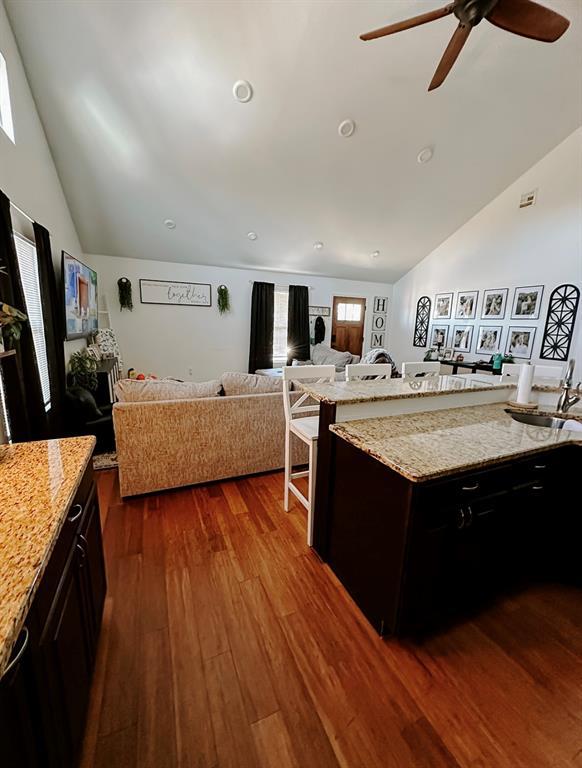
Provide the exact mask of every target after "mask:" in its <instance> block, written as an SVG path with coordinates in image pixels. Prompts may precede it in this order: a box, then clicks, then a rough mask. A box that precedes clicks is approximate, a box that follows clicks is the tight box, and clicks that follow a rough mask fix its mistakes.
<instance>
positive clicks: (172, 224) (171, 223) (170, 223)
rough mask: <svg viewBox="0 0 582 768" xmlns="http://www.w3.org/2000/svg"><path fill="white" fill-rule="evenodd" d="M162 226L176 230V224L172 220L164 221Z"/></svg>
mask: <svg viewBox="0 0 582 768" xmlns="http://www.w3.org/2000/svg"><path fill="white" fill-rule="evenodd" d="M164 226H165V227H167V228H168V229H176V222H175V221H174V219H165V221H164Z"/></svg>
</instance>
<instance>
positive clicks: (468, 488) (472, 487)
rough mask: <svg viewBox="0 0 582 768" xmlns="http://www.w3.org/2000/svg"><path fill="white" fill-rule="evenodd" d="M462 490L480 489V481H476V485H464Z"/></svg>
mask: <svg viewBox="0 0 582 768" xmlns="http://www.w3.org/2000/svg"><path fill="white" fill-rule="evenodd" d="M461 490H462V491H478V490H479V483H475V485H463V487H462V488H461Z"/></svg>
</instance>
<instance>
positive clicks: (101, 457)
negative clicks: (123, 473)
mask: <svg viewBox="0 0 582 768" xmlns="http://www.w3.org/2000/svg"><path fill="white" fill-rule="evenodd" d="M116 467H117V453H116V452H115V451H109V452H108V453H98V454H96V455H95V456H93V469H94V470H98V469H116Z"/></svg>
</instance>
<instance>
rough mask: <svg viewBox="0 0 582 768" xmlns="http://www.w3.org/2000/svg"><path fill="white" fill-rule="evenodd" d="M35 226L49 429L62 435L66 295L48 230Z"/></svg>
mask: <svg viewBox="0 0 582 768" xmlns="http://www.w3.org/2000/svg"><path fill="white" fill-rule="evenodd" d="M33 226H34V239H35V241H36V254H37V258H38V277H39V281H40V295H41V300H42V315H43V319H44V338H45V343H46V356H47V363H48V371H49V381H50V388H51V409H50V411H49V413H48V428H49V435H50V437H62V436H63V435H64V434H65V424H64V411H65V390H66V374H65V356H64V339H65V329H64V325H65V323H64V313H63V297H62V295H61V291H60V290H59V287H58V286H59V283H58V282H57V276H56V274H55V267H54V262H53V255H52V251H51V238H50V234H49V231H48V229H45V227H43V226H42V224H38V223H37V222H34V225H33Z"/></svg>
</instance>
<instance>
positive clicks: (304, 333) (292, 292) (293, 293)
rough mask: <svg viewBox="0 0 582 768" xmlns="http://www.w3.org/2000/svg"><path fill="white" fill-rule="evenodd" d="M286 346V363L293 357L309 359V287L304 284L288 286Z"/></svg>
mask: <svg viewBox="0 0 582 768" xmlns="http://www.w3.org/2000/svg"><path fill="white" fill-rule="evenodd" d="M287 347H288V348H289V358H288V360H287V364H288V365H291V364H292V362H293V360H294V359H295V360H309V356H310V347H309V288H308V287H307V286H306V285H290V286H289V310H288V319H287Z"/></svg>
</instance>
